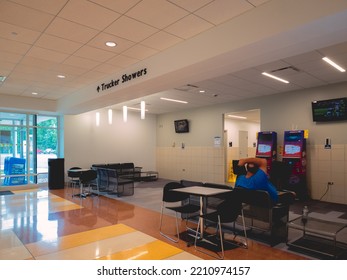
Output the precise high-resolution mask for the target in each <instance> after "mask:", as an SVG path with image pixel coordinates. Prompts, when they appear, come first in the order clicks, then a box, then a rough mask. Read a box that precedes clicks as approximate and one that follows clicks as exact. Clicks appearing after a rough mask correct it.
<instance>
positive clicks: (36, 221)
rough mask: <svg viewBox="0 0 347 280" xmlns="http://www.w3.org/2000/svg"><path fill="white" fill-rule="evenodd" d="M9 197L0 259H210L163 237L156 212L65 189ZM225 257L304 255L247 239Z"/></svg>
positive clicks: (2, 200) (2, 202)
mask: <svg viewBox="0 0 347 280" xmlns="http://www.w3.org/2000/svg"><path fill="white" fill-rule="evenodd" d="M13 193H14V194H12V195H0V213H1V224H0V259H7V260H25V259H55V260H61V259H68V260H71V259H78V260H83V259H153V260H160V259H186V260H188V259H200V258H201V259H213V257H209V256H207V255H205V254H202V253H200V252H197V251H196V250H195V248H194V246H190V247H188V246H187V244H186V242H184V241H180V242H179V243H173V242H170V241H168V240H167V239H166V238H164V237H162V236H161V235H160V234H159V217H160V214H159V212H157V211H153V210H150V209H146V208H142V207H140V206H136V205H135V204H129V203H126V202H124V201H120V200H117V199H110V198H107V197H103V196H100V197H97V196H95V197H87V198H85V199H81V198H78V197H74V198H72V197H71V195H70V194H69V193H67V192H66V190H64V189H58V190H47V189H30V190H22V191H18V192H17V191H13ZM166 219H167V220H166V221H167V222H166V223H165V225H166V226H165V228H164V230H166V231H168V232H170V231H171V232H174V219H173V217H171V216H166ZM181 226H182V231H183V229H184V223H182V225H181ZM226 259H241V260H247V259H248V260H271V259H272V260H273V259H289V260H293V259H294V260H299V259H305V257H304V256H301V255H297V254H294V253H291V252H287V251H284V250H279V249H276V248H272V247H269V246H268V245H265V244H261V243H258V242H255V241H252V240H250V241H249V248H248V249H244V248H235V249H232V250H228V251H226Z"/></svg>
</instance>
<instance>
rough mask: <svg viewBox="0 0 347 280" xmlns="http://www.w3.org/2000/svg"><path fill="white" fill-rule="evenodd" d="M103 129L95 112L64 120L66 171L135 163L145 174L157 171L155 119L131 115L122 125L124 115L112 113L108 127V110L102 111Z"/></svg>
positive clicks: (129, 113) (148, 115) (153, 116)
mask: <svg viewBox="0 0 347 280" xmlns="http://www.w3.org/2000/svg"><path fill="white" fill-rule="evenodd" d="M98 112H100V126H96V121H95V114H96V111H93V112H88V113H84V114H80V115H66V116H65V122H64V123H65V124H64V126H65V133H64V142H65V147H64V155H65V169H66V170H67V169H68V168H70V167H72V166H80V167H82V168H89V167H90V166H91V165H92V164H94V163H97V164H98V163H117V162H133V163H134V164H135V166H140V167H142V168H143V170H156V162H155V147H156V116H155V115H150V114H147V115H146V117H145V119H144V120H141V119H140V112H138V113H133V112H131V111H128V121H127V122H123V115H122V112H121V111H115V110H113V118H112V124H108V112H107V109H104V110H99V111H98Z"/></svg>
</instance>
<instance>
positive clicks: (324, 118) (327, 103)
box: [312, 97, 347, 122]
mask: <svg viewBox="0 0 347 280" xmlns="http://www.w3.org/2000/svg"><path fill="white" fill-rule="evenodd" d="M312 118H313V121H314V122H329V121H341V120H347V97H343V98H335V99H327V100H320V101H313V102H312Z"/></svg>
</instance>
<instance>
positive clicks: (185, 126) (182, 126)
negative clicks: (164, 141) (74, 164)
mask: <svg viewBox="0 0 347 280" xmlns="http://www.w3.org/2000/svg"><path fill="white" fill-rule="evenodd" d="M175 132H176V133H187V132H189V122H188V120H187V119H184V120H175Z"/></svg>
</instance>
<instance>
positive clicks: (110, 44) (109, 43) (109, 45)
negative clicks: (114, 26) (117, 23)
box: [105, 41, 117, 48]
mask: <svg viewBox="0 0 347 280" xmlns="http://www.w3.org/2000/svg"><path fill="white" fill-rule="evenodd" d="M105 45H106V46H108V47H110V48H114V47H115V46H117V44H116V43H115V42H111V41H109V42H106V43H105Z"/></svg>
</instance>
